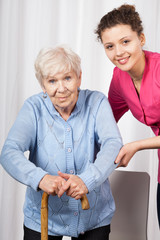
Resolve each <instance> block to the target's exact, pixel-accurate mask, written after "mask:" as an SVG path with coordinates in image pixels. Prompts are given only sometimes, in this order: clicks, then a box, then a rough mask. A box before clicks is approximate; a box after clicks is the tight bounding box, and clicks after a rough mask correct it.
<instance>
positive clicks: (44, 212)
mask: <svg viewBox="0 0 160 240" xmlns="http://www.w3.org/2000/svg"><path fill="white" fill-rule="evenodd" d="M48 197H49V195H48V194H47V193H46V192H44V193H43V195H42V201H41V240H48ZM81 206H82V209H83V210H87V209H89V208H90V206H89V202H88V198H87V196H86V195H83V196H82V198H81Z"/></svg>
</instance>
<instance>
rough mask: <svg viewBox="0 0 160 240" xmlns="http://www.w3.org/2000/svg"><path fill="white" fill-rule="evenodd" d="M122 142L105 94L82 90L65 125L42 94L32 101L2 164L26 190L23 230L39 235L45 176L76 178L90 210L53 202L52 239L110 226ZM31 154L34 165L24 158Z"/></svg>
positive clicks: (9, 140) (10, 139)
mask: <svg viewBox="0 0 160 240" xmlns="http://www.w3.org/2000/svg"><path fill="white" fill-rule="evenodd" d="M121 147H122V140H121V136H120V133H119V130H118V128H117V125H116V122H115V120H114V117H113V114H112V110H111V108H110V105H109V103H108V100H107V98H106V97H105V96H104V95H103V94H102V93H100V92H96V91H89V90H80V92H79V97H78V101H77V104H76V106H75V108H74V110H73V112H72V114H71V115H70V117H69V119H68V120H67V121H65V120H64V119H63V118H62V117H61V116H60V115H59V113H58V112H57V111H56V110H55V108H54V106H53V104H52V102H51V101H50V98H49V97H48V96H47V97H46V98H44V97H43V93H39V94H37V95H34V96H32V97H30V98H29V99H27V100H26V101H25V103H24V105H23V107H22V108H21V110H20V112H19V114H18V116H17V119H16V121H15V123H14V125H13V127H12V128H11V130H10V132H9V135H8V137H7V139H6V142H5V145H4V147H3V150H2V154H1V157H0V163H1V164H2V166H3V167H4V168H5V169H6V171H7V172H8V173H9V174H10V175H11V176H13V177H14V178H15V179H17V180H18V181H19V182H22V183H23V184H25V185H27V186H28V187H27V191H26V197H25V203H24V224H25V226H26V227H28V228H30V229H32V230H34V231H38V232H40V224H41V220H40V208H41V197H42V191H39V190H38V185H39V182H40V180H41V179H42V178H43V177H44V175H45V174H47V173H49V174H52V175H57V172H58V170H60V171H61V172H65V173H69V174H76V175H78V176H79V177H80V178H81V179H82V180H83V181H84V183H85V184H86V186H87V188H88V190H89V193H88V194H87V197H88V200H89V203H90V209H89V210H87V211H84V210H82V209H81V203H80V200H75V199H73V198H70V197H68V196H67V195H66V194H64V195H63V196H62V197H61V198H58V197H57V196H50V197H49V217H48V218H49V221H48V234H49V235H57V236H58V235H67V236H73V237H77V236H78V235H79V234H80V233H81V232H86V231H87V230H90V229H93V228H97V227H101V226H105V225H109V224H110V222H111V219H112V216H113V214H114V211H115V204H114V200H113V197H112V193H111V190H110V185H109V182H108V179H107V178H108V176H109V175H110V173H111V172H112V171H113V170H114V169H115V168H116V165H115V164H114V160H115V158H116V156H117V154H118V152H119V150H120V148H121ZM28 150H29V152H30V154H29V159H27V158H26V157H25V155H24V152H25V151H28Z"/></svg>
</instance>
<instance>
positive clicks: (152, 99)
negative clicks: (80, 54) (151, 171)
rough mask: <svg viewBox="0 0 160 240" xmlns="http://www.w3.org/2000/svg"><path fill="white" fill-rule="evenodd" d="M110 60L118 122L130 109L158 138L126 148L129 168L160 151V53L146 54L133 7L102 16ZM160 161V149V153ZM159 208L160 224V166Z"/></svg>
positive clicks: (122, 158)
mask: <svg viewBox="0 0 160 240" xmlns="http://www.w3.org/2000/svg"><path fill="white" fill-rule="evenodd" d="M95 32H96V34H97V35H98V39H100V40H101V42H102V44H103V46H104V49H105V52H106V55H107V57H108V58H109V59H110V60H111V62H112V63H113V64H114V65H115V66H116V67H115V69H114V72H113V78H112V81H111V84H110V89H109V94H108V95H109V96H108V98H109V102H110V104H111V107H112V110H113V113H114V116H115V119H116V121H118V120H119V119H120V118H121V117H122V116H123V115H124V114H125V113H126V112H127V111H128V110H130V111H131V112H132V114H133V116H134V117H135V118H136V119H138V120H139V121H140V122H142V123H144V124H146V125H147V126H150V127H151V128H152V130H153V132H154V133H155V135H156V137H152V138H148V139H144V140H140V141H135V142H132V143H128V144H126V145H124V146H123V147H122V149H121V151H120V153H119V154H118V157H117V159H116V163H119V166H127V164H128V162H129V161H130V159H131V158H132V156H133V155H134V154H135V153H136V152H137V151H139V150H143V149H156V148H157V149H160V136H159V135H160V54H159V53H153V52H149V51H143V45H144V44H145V35H144V33H143V26H142V21H141V19H140V16H139V14H138V12H136V10H135V7H134V6H133V5H127V4H124V5H122V6H120V7H119V8H117V9H113V10H112V11H111V12H109V13H107V14H106V15H105V16H103V17H102V19H101V20H100V23H99V24H98V27H97V29H96V31H95ZM158 157H159V159H160V150H158ZM157 209H158V219H159V225H160V167H159V171H158V191H157Z"/></svg>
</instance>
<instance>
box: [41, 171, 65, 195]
mask: <svg viewBox="0 0 160 240" xmlns="http://www.w3.org/2000/svg"><path fill="white" fill-rule="evenodd" d="M65 182H66V180H65V179H64V178H62V177H60V176H52V175H49V174H47V175H45V176H44V177H43V178H42V180H41V181H40V183H39V188H40V189H41V190H43V191H44V192H46V193H48V194H50V195H53V196H55V195H58V192H59V189H61V187H62V186H63V184H64V183H65Z"/></svg>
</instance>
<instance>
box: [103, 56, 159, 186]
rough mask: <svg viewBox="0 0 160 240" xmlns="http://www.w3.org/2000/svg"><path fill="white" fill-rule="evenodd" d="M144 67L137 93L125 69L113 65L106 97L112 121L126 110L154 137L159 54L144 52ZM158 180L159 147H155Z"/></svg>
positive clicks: (155, 131)
mask: <svg viewBox="0 0 160 240" xmlns="http://www.w3.org/2000/svg"><path fill="white" fill-rule="evenodd" d="M144 53H145V69H144V73H143V78H142V83H141V89H140V94H139V95H138V94H137V91H136V89H135V86H134V83H133V82H132V79H131V77H130V76H129V74H128V73H127V72H124V71H122V70H120V69H119V68H117V67H115V68H114V72H113V78H112V81H111V84H110V88H109V93H108V99H109V102H110V104H111V107H112V110H113V114H114V117H115V119H116V121H117V122H118V120H119V119H120V118H121V117H122V116H123V114H124V113H125V112H127V111H128V110H130V111H131V112H132V114H133V116H134V117H135V118H136V119H137V120H139V121H140V122H142V123H144V124H145V125H147V126H150V127H151V128H152V130H153V132H154V133H155V135H156V136H158V135H160V54H159V53H154V52H149V51H144ZM158 158H159V169H158V182H159V183H160V149H159V150H158Z"/></svg>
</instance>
